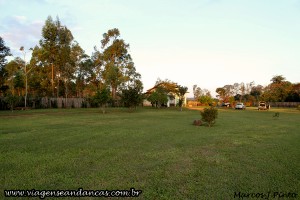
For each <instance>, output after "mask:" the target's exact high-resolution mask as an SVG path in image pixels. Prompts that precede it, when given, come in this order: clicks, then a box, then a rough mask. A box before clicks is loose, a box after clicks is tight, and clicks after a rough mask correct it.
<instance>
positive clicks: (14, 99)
mask: <svg viewBox="0 0 300 200" xmlns="http://www.w3.org/2000/svg"><path fill="white" fill-rule="evenodd" d="M4 101H5V102H6V103H7V104H8V106H9V108H10V110H11V111H12V112H13V110H14V107H15V105H16V104H17V103H18V102H19V101H20V98H19V97H18V96H16V95H13V94H11V93H9V94H8V95H7V96H5V98H4Z"/></svg>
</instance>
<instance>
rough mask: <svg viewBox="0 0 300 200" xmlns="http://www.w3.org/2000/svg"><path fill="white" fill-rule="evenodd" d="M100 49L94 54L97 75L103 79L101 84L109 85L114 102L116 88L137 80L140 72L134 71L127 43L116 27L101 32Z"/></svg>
mask: <svg viewBox="0 0 300 200" xmlns="http://www.w3.org/2000/svg"><path fill="white" fill-rule="evenodd" d="M101 49H102V51H98V52H96V53H95V54H94V55H95V59H94V60H95V65H96V66H97V68H96V69H97V75H98V76H100V77H99V78H101V79H102V80H103V84H105V85H109V86H110V89H111V97H112V100H113V103H114V101H115V100H116V97H117V96H116V95H117V91H118V89H121V87H122V88H124V87H126V86H129V85H130V84H132V83H133V82H135V81H136V80H139V79H140V74H138V73H137V72H136V69H135V66H134V63H133V61H132V58H131V55H130V54H129V52H128V50H129V44H127V43H126V42H125V41H124V40H123V39H121V38H120V31H119V30H118V29H117V28H114V29H111V30H108V31H107V33H104V34H103V39H102V40H101ZM100 83H101V81H100Z"/></svg>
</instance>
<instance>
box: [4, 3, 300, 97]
mask: <svg viewBox="0 0 300 200" xmlns="http://www.w3.org/2000/svg"><path fill="white" fill-rule="evenodd" d="M0 9H1V11H0V36H1V37H3V38H4V40H5V42H6V44H7V45H8V46H9V47H10V48H11V49H12V50H13V53H14V56H19V55H20V53H19V52H18V49H19V48H20V46H25V47H26V48H30V47H33V46H35V45H36V44H38V41H39V40H40V39H41V29H42V26H43V25H44V22H45V20H46V19H47V17H48V16H49V15H51V16H52V17H53V18H55V17H56V16H59V18H60V20H61V22H62V24H64V25H66V26H67V27H68V28H69V29H70V30H71V31H72V33H73V36H74V38H75V40H77V41H78V42H79V44H80V45H81V47H82V48H83V49H84V50H85V51H86V53H87V54H89V55H91V53H92V52H93V47H94V46H97V47H98V48H100V40H101V39H102V34H103V33H104V32H106V31H107V30H108V29H111V28H118V29H119V30H120V32H121V37H122V38H123V39H124V40H125V41H126V42H127V43H129V44H130V53H131V55H132V57H133V61H134V62H135V65H136V68H137V71H138V72H140V73H141V75H142V80H143V82H144V87H145V89H148V88H150V87H152V86H153V84H154V83H155V81H156V79H157V78H158V77H160V78H161V79H165V78H168V79H170V80H172V81H175V82H177V83H179V84H181V85H185V86H188V87H189V91H190V96H191V95H192V86H193V85H194V84H197V85H198V86H200V87H201V88H207V89H209V90H211V91H212V92H213V93H214V91H215V89H216V87H222V86H224V85H226V84H233V83H235V82H238V83H241V82H245V83H248V82H251V81H254V82H255V83H256V84H262V85H267V84H269V83H270V79H271V78H272V77H273V76H274V75H283V76H284V77H286V79H287V80H289V81H291V82H300V38H299V37H300V23H299V22H300V0H263V1H262V0H251V1H250V0H248V1H246V0H151V1H143V0H126V1H124V0H85V1H83V0H76V1H75V0H27V1H22V0H0Z"/></svg>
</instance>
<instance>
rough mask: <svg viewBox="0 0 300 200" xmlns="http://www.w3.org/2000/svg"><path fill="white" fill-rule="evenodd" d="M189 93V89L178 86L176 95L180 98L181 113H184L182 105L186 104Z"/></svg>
mask: <svg viewBox="0 0 300 200" xmlns="http://www.w3.org/2000/svg"><path fill="white" fill-rule="evenodd" d="M187 91H188V88H187V87H185V86H181V85H178V86H177V92H176V93H177V95H178V97H179V102H178V105H179V107H180V110H181V111H182V105H183V102H184V97H185V94H186V93H187Z"/></svg>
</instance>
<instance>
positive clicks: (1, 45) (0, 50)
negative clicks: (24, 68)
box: [0, 37, 11, 71]
mask: <svg viewBox="0 0 300 200" xmlns="http://www.w3.org/2000/svg"><path fill="white" fill-rule="evenodd" d="M10 55H11V53H10V48H9V47H7V46H5V42H4V40H3V39H2V37H0V71H1V70H2V68H3V67H4V66H5V64H6V58H5V57H7V56H10Z"/></svg>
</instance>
